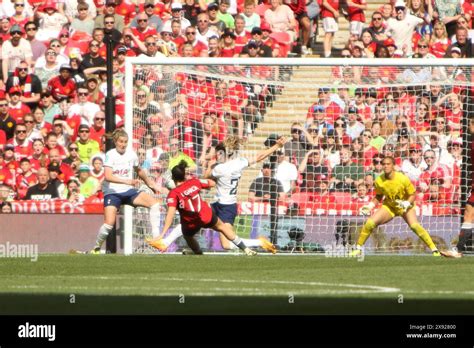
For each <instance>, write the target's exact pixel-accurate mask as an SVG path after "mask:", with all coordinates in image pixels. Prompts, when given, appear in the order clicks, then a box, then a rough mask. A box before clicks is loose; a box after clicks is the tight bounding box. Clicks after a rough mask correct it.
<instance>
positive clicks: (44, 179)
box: [25, 168, 59, 201]
mask: <svg viewBox="0 0 474 348" xmlns="http://www.w3.org/2000/svg"><path fill="white" fill-rule="evenodd" d="M37 176H38V183H37V184H36V185H34V186H31V187H30V188H28V191H27V192H26V195H25V199H26V200H34V201H49V200H53V199H58V198H59V193H58V190H57V189H56V186H55V185H53V184H51V183H50V182H49V172H48V169H46V168H40V169H38V173H37Z"/></svg>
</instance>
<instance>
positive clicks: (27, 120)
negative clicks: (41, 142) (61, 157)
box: [23, 113, 43, 143]
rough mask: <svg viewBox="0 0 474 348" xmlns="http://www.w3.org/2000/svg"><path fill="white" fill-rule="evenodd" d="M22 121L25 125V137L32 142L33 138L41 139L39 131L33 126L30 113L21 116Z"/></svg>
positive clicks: (33, 121)
mask: <svg viewBox="0 0 474 348" xmlns="http://www.w3.org/2000/svg"><path fill="white" fill-rule="evenodd" d="M23 123H24V124H25V126H26V139H27V140H28V141H29V142H31V143H33V140H35V139H41V138H42V137H43V135H42V134H41V132H40V131H39V130H38V129H37V128H36V127H35V123H36V122H35V119H34V118H33V115H32V114H31V113H29V114H26V115H25V117H24V118H23Z"/></svg>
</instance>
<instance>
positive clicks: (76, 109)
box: [68, 86, 100, 126]
mask: <svg viewBox="0 0 474 348" xmlns="http://www.w3.org/2000/svg"><path fill="white" fill-rule="evenodd" d="M77 96H78V101H77V103H75V104H72V105H71V107H70V108H69V112H68V114H69V116H72V115H79V116H81V124H87V125H89V126H91V125H92V124H93V118H94V115H95V114H96V113H97V112H99V111H100V107H99V105H97V104H96V103H91V102H90V101H88V98H89V90H88V89H87V87H85V86H79V87H78V88H77Z"/></svg>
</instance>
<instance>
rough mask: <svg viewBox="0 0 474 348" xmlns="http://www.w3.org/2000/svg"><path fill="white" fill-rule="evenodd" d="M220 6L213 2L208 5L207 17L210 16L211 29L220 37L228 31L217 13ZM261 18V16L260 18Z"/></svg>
mask: <svg viewBox="0 0 474 348" xmlns="http://www.w3.org/2000/svg"><path fill="white" fill-rule="evenodd" d="M218 9H219V5H218V4H217V3H215V2H211V3H210V4H208V5H207V15H208V16H209V28H210V29H212V30H214V31H215V32H216V33H218V34H219V35H222V33H223V32H224V30H225V29H226V26H225V23H224V22H223V21H221V20H220V19H219V18H217V11H218ZM257 16H258V15H257ZM258 17H259V18H260V16H258Z"/></svg>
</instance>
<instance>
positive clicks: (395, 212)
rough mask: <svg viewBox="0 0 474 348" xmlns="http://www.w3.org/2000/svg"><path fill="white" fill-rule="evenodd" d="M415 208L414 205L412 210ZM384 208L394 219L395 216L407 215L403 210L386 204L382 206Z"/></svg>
mask: <svg viewBox="0 0 474 348" xmlns="http://www.w3.org/2000/svg"><path fill="white" fill-rule="evenodd" d="M414 207H415V204H413V206H412V207H411V208H410V209H413V208H414ZM382 208H383V209H385V210H386V211H387V212H388V213H389V214H390V216H391V217H392V218H394V217H395V216H402V215H403V214H404V213H405V212H404V211H403V209H400V208H397V207H392V206H389V205H386V204H382ZM410 209H408V210H410Z"/></svg>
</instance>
